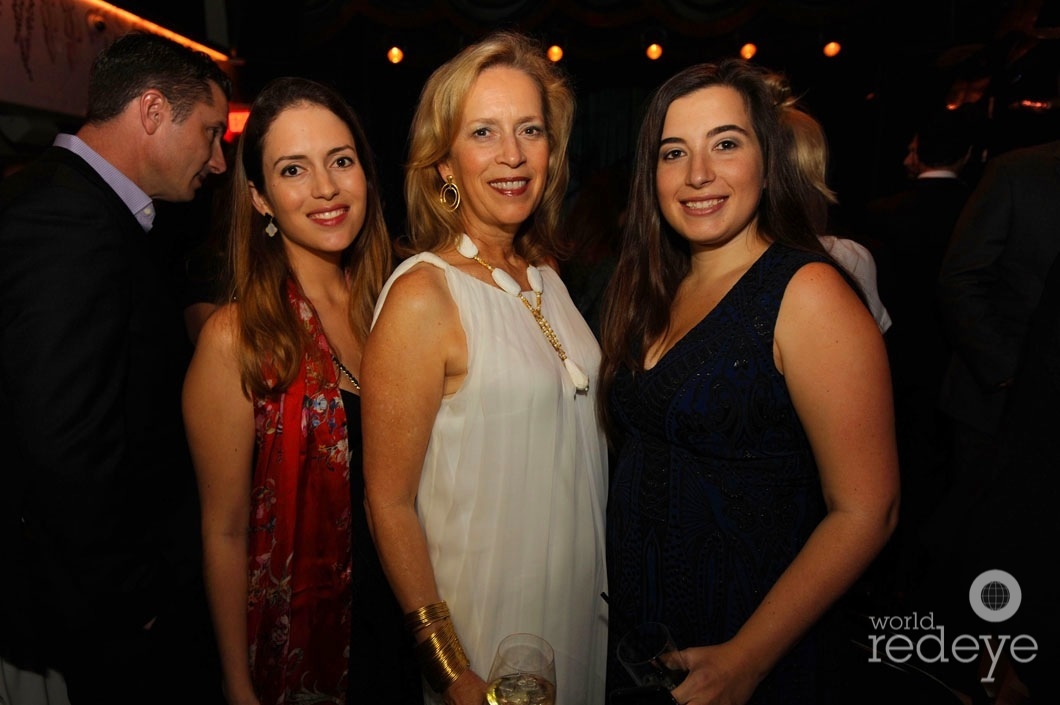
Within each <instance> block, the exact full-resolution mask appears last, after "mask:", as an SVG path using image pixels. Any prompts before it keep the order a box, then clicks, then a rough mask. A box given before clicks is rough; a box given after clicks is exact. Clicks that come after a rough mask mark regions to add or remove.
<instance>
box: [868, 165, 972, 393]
mask: <svg viewBox="0 0 1060 705" xmlns="http://www.w3.org/2000/svg"><path fill="white" fill-rule="evenodd" d="M970 193H971V189H970V188H969V187H968V185H967V184H966V183H965V182H964V181H962V180H960V179H956V178H926V179H915V180H914V181H913V182H912V183H910V184H909V186H908V188H907V189H905V190H904V191H900V192H899V193H896V194H893V195H891V196H887V197H884V198H880V199H877V200H875V201H872V202H870V203H869V204H868V206H867V208H866V210H867V213H868V216H869V217H868V219H867V221H866V232H867V233H868V234H869V235H870V236H872V239H873V241H874V242H876V243H877V248H878V251H877V253H876V269H877V285H878V287H879V292H880V298H881V299H882V300H883V302H884V303H885V304H886V306H887V310H888V312H889V313H890V314H891V319H892V320H893V322H894V325H893V326H892V328H891V330H890V331H888V342H889V345H890V347H891V350H892V353H893V354H892V361H891V365H892V373H893V374H894V376H895V384H896V385H898V386H899V388H904V389H909V390H911V391H914V392H916V393H917V394H918V399H919V398H920V394H922V393H926V394H929V395H930V401H929V403H930V404H932V405H934V404H935V403H936V398H937V395H938V390H939V386H940V383H941V381H942V374H943V371H944V370H945V366H946V363H947V361H948V359H949V347H948V346H947V345H946V344H945V338H944V336H943V334H942V331H941V330H940V326H941V324H940V322H939V315H938V305H937V303H936V287H937V284H938V279H939V270H940V268H941V266H942V258H943V255H944V254H945V252H946V247H947V246H948V245H949V241H950V234H951V233H952V232H953V226H954V224H955V223H956V222H957V217H958V216H959V215H960V213H961V209H962V208H963V207H964V204H965V203H966V202H967V200H968V196H969V194H970Z"/></svg>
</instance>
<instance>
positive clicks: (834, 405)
mask: <svg viewBox="0 0 1060 705" xmlns="http://www.w3.org/2000/svg"><path fill="white" fill-rule="evenodd" d="M774 352H775V356H776V360H777V365H778V369H780V370H781V372H782V373H783V374H784V378H785V381H786V383H787V386H788V390H789V393H790V394H791V398H792V402H793V403H794V406H795V410H796V413H797V414H798V416H799V419H800V421H801V422H802V425H803V427H804V428H805V430H806V434H807V436H808V438H809V441H810V445H811V446H812V448H813V454H814V458H815V459H816V462H817V467H818V470H819V473H820V478H821V487H822V490H823V493H824V499H825V503H826V507H827V513H826V515H825V517H824V519H822V521H821V523H820V524H818V526H817V528H816V529H815V530H814V531H813V533H812V534H811V535H810V537H809V539H808V541H807V542H806V544H805V546H803V548H802V549H801V550H800V551H799V553H798V555H797V556H796V557H795V559H794V561H792V563H791V565H789V566H788V568H787V569H786V570H785V571H784V572H783V573H782V574H781V576H780V578H779V579H778V580H777V582H776V584H775V585H774V586H773V587H772V589H770V591H769V592H768V593H767V594H766V596H765V599H764V600H763V601H762V603H761V605H759V607H758V608H757V609H756V610H755V611H754V613H753V614H752V615H751V617H750V618H749V619H748V620H747V622H745V623H744V625H743V627H742V628H741V629H740V631H739V632H738V633H737V634H736V636H734V637H733V638H732V639H731V640H730V641H729V642H727V643H725V644H721V645H718V646H711V647H700V648H693V649H687V650H686V652H685V654H686V658H687V660H688V662H689V665H690V667H691V673H690V675H689V677H688V678H687V679H686V680H685V682H684V683H683V684H682V685H681V686H679V687H678V689H677V690H675V691H674V694H675V695H676V696H677V698H678V700H679V701H681V702H687V701H688V700H689V699H690V698H691V697H692V695H693V693H695V694H696V695H697V696H698V697H697V699H696V702H709V703H716V702H717V703H744V702H746V701H747V699H748V698H749V697H750V696H751V694H752V692H753V691H754V688H755V687H756V686H757V684H758V682H759V681H760V680H761V679H762V678H763V677H764V676H765V675H766V674H767V673H768V672H769V670H770V669H772V667H773V666H774V665H775V664H776V662H777V661H778V660H779V659H780V658H781V657H782V656H783V655H784V654H785V653H786V652H787V651H788V649H790V648H791V646H792V645H793V644H795V642H796V641H798V639H799V638H800V637H802V636H803V635H804V634H805V633H806V632H807V630H809V629H810V628H811V627H812V626H813V624H814V623H815V622H816V621H817V620H818V619H820V617H821V616H822V615H823V614H824V613H825V611H826V610H827V609H828V608H829V607H830V606H831V605H832V604H834V603H835V602H836V600H838V599H839V598H840V597H841V596H842V595H843V594H844V593H845V592H846V591H847V590H848V589H849V588H850V587H851V585H853V583H854V582H855V581H856V580H857V578H858V577H859V576H860V575H861V574H862V572H863V571H864V570H865V569H866V568H867V567H868V566H869V564H870V563H871V562H872V560H873V559H874V558H875V557H876V555H877V554H878V553H879V551H880V550H881V549H882V548H883V546H884V544H885V543H886V542H887V540H888V539H889V538H890V535H891V532H892V531H893V530H894V526H895V523H896V521H897V511H898V458H897V449H896V446H895V438H894V415H893V409H892V400H891V383H890V372H889V368H888V364H887V357H886V351H885V348H884V344H883V339H882V337H881V335H880V332H879V329H878V327H877V326H876V323H875V321H874V320H873V318H872V316H871V315H870V314H869V312H868V311H867V310H866V309H865V307H864V305H863V304H862V303H861V301H860V300H859V299H858V298H857V296H856V295H855V294H854V292H853V291H852V290H851V289H850V288H849V287H848V286H847V285H846V283H845V282H844V281H843V279H842V277H841V276H840V275H839V274H838V272H836V271H835V269H833V268H832V267H831V266H829V265H824V264H813V265H808V266H806V267H803V268H802V269H800V270H799V271H798V272H797V273H796V275H795V276H794V277H793V278H792V281H791V282H790V284H789V285H788V288H787V291H786V293H785V295H784V300H783V302H782V304H781V307H780V314H779V316H778V319H777V326H776V336H775V342H774Z"/></svg>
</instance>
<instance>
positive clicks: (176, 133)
mask: <svg viewBox="0 0 1060 705" xmlns="http://www.w3.org/2000/svg"><path fill="white" fill-rule="evenodd" d="M210 89H211V95H212V101H211V104H208V103H206V102H202V101H200V102H198V103H196V104H195V105H194V107H193V108H192V110H191V112H190V113H189V114H188V115H187V116H186V117H185V118H184V119H183V120H181V121H180V122H175V121H174V120H173V113H172V106H170V105H168V103H167V104H166V107H165V110H164V111H163V120H162V122H161V127H160V132H159V135H158V136H159V138H160V140H159V141H158V143H157V150H156V152H155V153H156V155H157V158H156V159H155V162H156V163H157V174H156V175H155V178H154V179H153V184H152V187H151V188H149V189H148V191H149V195H150V196H151V197H152V198H159V199H161V200H163V201H190V200H191V199H193V198H194V197H195V192H196V191H197V190H198V189H199V187H200V186H202V184H203V182H204V181H205V180H206V177H207V176H209V175H210V174H220V173H222V172H223V171H224V170H225V158H224V153H223V152H222V151H221V139H222V138H223V137H224V134H225V130H226V129H227V128H228V101H227V99H226V98H225V96H224V93H222V92H221V89H220V88H219V87H218V86H217V84H215V83H211V84H210Z"/></svg>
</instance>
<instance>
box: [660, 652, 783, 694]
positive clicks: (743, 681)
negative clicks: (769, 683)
mask: <svg viewBox="0 0 1060 705" xmlns="http://www.w3.org/2000/svg"><path fill="white" fill-rule="evenodd" d="M681 656H682V658H683V659H684V661H685V664H686V665H687V666H688V676H686V677H685V679H684V681H682V682H681V685H679V686H677V687H676V688H674V689H673V691H671V693H670V694H671V695H672V696H673V697H674V700H676V701H677V702H678V703H680V705H744V703H746V702H747V701H748V700H749V699H750V697H751V695H752V693H754V690H755V688H756V687H758V683H759V681H760V680H761V679H762V675H763V674H760V673H759V669H758V668H756V667H755V665H754V664H753V663H750V662H748V661H747V659H746V655H745V653H744V652H743V651H742V650H741V649H737V648H736V647H734V646H733V644H732V642H725V643H724V644H717V645H715V646H700V647H694V648H690V649H684V650H683V651H681Z"/></svg>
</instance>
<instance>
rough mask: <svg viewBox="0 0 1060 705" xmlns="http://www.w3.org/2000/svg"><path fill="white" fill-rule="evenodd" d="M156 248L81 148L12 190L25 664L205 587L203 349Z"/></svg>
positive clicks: (14, 567)
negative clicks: (201, 550) (200, 445)
mask: <svg viewBox="0 0 1060 705" xmlns="http://www.w3.org/2000/svg"><path fill="white" fill-rule="evenodd" d="M155 246H156V245H155V243H153V242H152V238H151V234H150V233H145V232H144V231H143V229H142V228H141V227H140V225H139V224H138V223H137V221H136V219H135V218H134V217H133V215H132V214H131V213H130V212H129V210H128V208H126V206H125V205H124V204H123V203H122V202H121V200H120V199H119V198H118V196H117V195H116V194H115V193H114V191H113V190H112V189H111V188H110V187H108V186H107V184H106V183H105V182H104V181H103V180H102V179H101V178H100V177H99V176H98V175H97V174H96V172H95V171H94V170H93V169H92V168H91V167H90V166H89V165H88V164H87V163H85V162H84V160H82V159H81V158H80V157H78V156H77V155H75V154H74V153H72V152H70V151H68V150H65V149H61V148H55V147H53V148H50V149H48V150H47V151H46V152H45V153H44V154H43V155H42V157H41V158H40V159H38V160H37V161H36V162H35V163H33V164H31V165H30V166H27V167H26V168H25V169H24V170H22V171H21V172H19V173H18V174H16V175H15V176H13V177H11V178H9V179H7V180H6V181H4V182H3V183H2V184H0V574H2V576H3V577H2V578H0V653H4V654H5V655H6V656H7V657H8V658H9V659H11V660H14V661H16V662H18V663H23V664H30V665H32V664H38V665H39V664H41V663H48V664H49V665H54V664H55V663H60V662H61V660H62V659H63V658H64V657H68V656H70V654H69V653H67V652H68V651H69V650H71V649H77V648H79V647H77V646H74V644H76V643H78V642H83V641H84V640H85V639H89V640H90V641H94V642H98V641H99V640H104V639H106V638H107V636H108V635H109V634H118V635H120V634H122V633H129V632H130V630H137V629H141V628H142V626H143V625H144V624H145V623H146V622H148V620H150V619H151V618H152V617H155V616H157V615H159V614H160V612H163V611H164V610H165V609H166V607H167V605H170V604H173V600H174V599H178V600H179V599H185V598H186V596H187V594H188V593H187V592H186V591H187V590H188V589H189V586H190V589H197V587H198V586H199V584H200V582H201V579H200V578H199V577H198V576H199V574H200V571H199V564H200V557H199V554H198V545H199V531H198V525H197V516H196V512H197V504H196V497H195V484H194V475H193V473H192V471H191V466H190V462H189V458H188V452H187V448H186V441H185V438H184V431H183V426H182V423H181V417H180V386H181V383H182V379H183V373H184V370H185V365H186V362H187V355H188V353H189V347H188V343H187V340H186V337H185V336H184V335H183V331H182V328H181V325H182V324H181V319H180V313H179V310H178V308H177V307H176V297H175V296H174V294H175V292H174V291H172V290H171V286H170V280H169V278H168V276H167V272H166V271H165V269H164V268H163V267H160V266H159V263H158V262H156V260H155V258H154V256H153V252H152V250H153V248H154V247H155ZM181 591H185V592H184V593H183V596H181Z"/></svg>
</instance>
